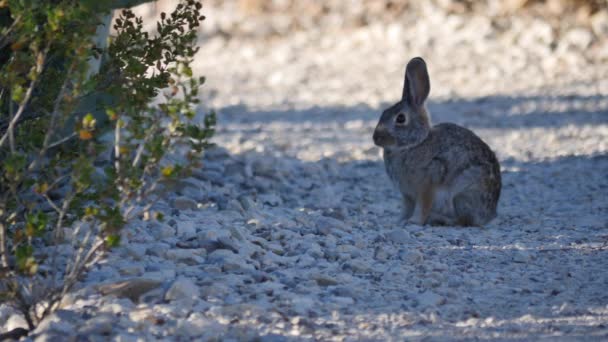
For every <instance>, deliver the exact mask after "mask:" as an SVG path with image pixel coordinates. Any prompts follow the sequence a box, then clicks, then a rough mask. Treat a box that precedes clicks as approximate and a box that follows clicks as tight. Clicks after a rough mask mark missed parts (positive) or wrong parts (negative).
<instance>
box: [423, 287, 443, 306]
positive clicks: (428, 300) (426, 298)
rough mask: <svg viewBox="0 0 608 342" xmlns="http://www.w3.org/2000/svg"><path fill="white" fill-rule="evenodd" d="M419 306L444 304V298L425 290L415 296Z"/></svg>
mask: <svg viewBox="0 0 608 342" xmlns="http://www.w3.org/2000/svg"><path fill="white" fill-rule="evenodd" d="M416 300H417V301H418V305H419V306H420V307H423V308H426V307H434V306H439V305H443V304H445V298H443V297H442V296H440V295H438V294H436V293H435V292H432V291H425V292H423V293H421V294H419V295H418V296H417V297H416Z"/></svg>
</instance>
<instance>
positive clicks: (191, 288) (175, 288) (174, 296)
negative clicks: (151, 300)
mask: <svg viewBox="0 0 608 342" xmlns="http://www.w3.org/2000/svg"><path fill="white" fill-rule="evenodd" d="M199 295H200V289H199V287H198V286H196V284H194V282H192V280H190V279H188V278H177V279H176V280H175V281H174V282H173V284H172V285H171V287H169V289H168V290H167V293H166V294H165V300H168V301H172V300H179V299H192V298H198V297H199Z"/></svg>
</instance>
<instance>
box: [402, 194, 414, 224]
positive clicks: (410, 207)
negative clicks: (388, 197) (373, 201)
mask: <svg viewBox="0 0 608 342" xmlns="http://www.w3.org/2000/svg"><path fill="white" fill-rule="evenodd" d="M415 205H416V202H415V201H414V199H413V198H412V197H410V196H408V195H403V207H402V208H401V210H402V211H401V218H400V220H399V222H401V223H403V224H405V223H407V222H408V221H409V219H410V217H412V214H413V213H414V206H415Z"/></svg>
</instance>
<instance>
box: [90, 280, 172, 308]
mask: <svg viewBox="0 0 608 342" xmlns="http://www.w3.org/2000/svg"><path fill="white" fill-rule="evenodd" d="M161 284H162V282H161V281H159V280H156V279H149V278H133V279H129V280H124V281H119V282H115V283H110V284H104V285H99V286H98V287H97V290H98V291H99V292H100V293H101V294H103V295H106V296H107V295H113V296H116V297H118V298H129V299H130V300H131V301H133V302H137V301H138V300H139V297H141V296H142V295H143V294H145V293H146V292H148V291H151V290H153V289H155V288H157V287H159V286H160V285H161Z"/></svg>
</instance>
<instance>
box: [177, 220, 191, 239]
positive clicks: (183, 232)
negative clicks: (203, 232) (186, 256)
mask: <svg viewBox="0 0 608 342" xmlns="http://www.w3.org/2000/svg"><path fill="white" fill-rule="evenodd" d="M177 236H178V237H179V238H180V239H182V240H188V239H191V238H194V237H196V224H195V223H194V222H192V221H180V222H178V223H177Z"/></svg>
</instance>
